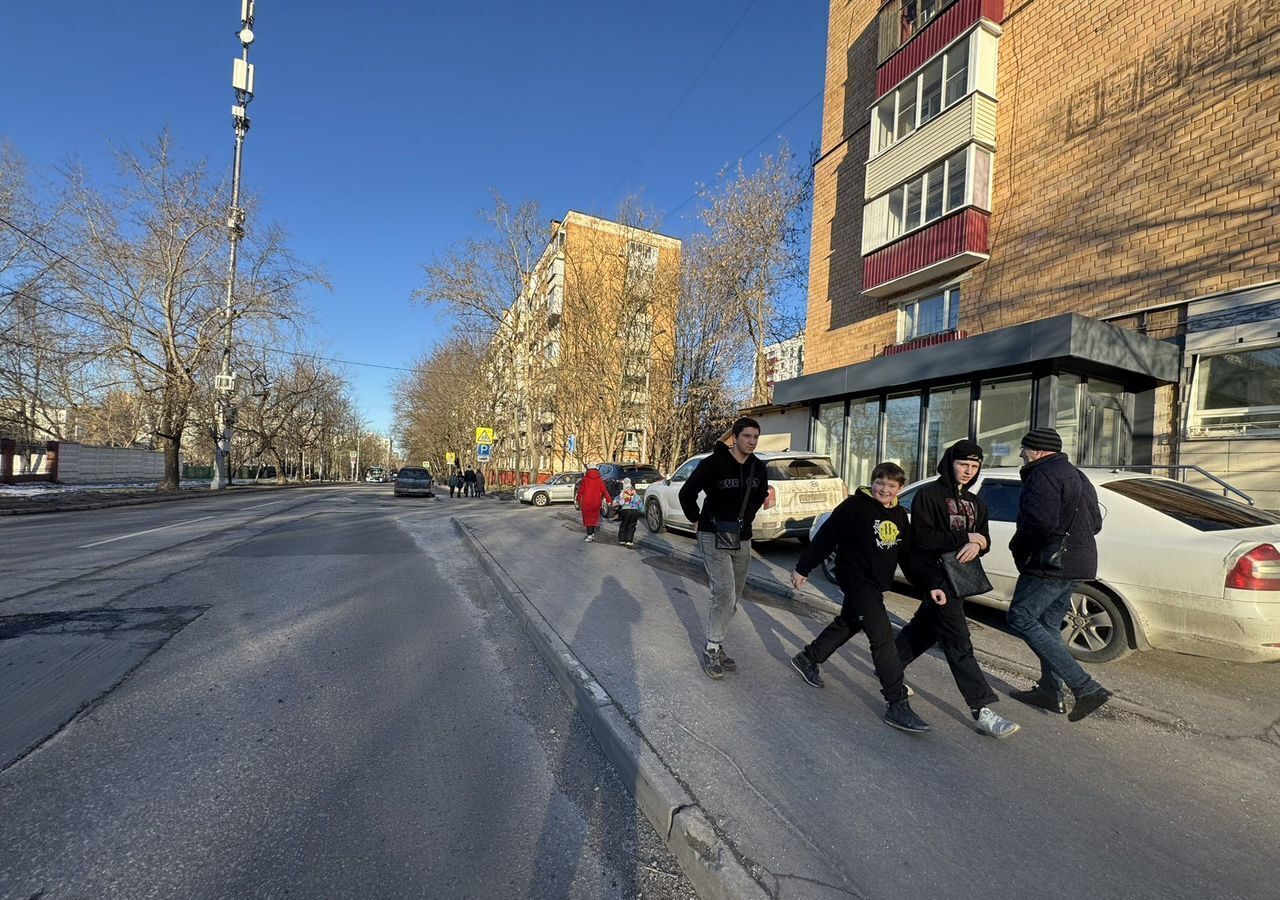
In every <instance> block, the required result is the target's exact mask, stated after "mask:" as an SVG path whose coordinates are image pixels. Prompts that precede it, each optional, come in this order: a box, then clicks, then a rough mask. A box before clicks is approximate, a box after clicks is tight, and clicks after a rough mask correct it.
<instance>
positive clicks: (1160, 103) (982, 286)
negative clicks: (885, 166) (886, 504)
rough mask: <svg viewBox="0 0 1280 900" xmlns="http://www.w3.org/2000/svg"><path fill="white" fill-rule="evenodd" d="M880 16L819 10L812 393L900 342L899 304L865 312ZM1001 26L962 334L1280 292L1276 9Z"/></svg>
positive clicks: (1050, 8)
mask: <svg viewBox="0 0 1280 900" xmlns="http://www.w3.org/2000/svg"><path fill="white" fill-rule="evenodd" d="M878 5H879V4H878V3H875V2H871V0H853V2H849V0H833V2H832V3H831V12H830V16H831V18H830V26H829V35H828V42H829V43H828V53H827V81H826V98H825V107H824V118H823V142H822V150H823V154H824V155H823V157H822V158H821V160H820V162H819V163H818V166H817V169H816V173H815V174H816V178H815V192H814V221H813V247H812V251H811V253H812V256H811V267H810V286H809V321H808V331H807V334H806V347H807V351H806V354H807V356H806V372H809V373H812V372H818V371H822V370H825V369H831V368H835V367H838V366H843V365H848V364H850V363H855V362H861V361H863V360H866V359H868V358H870V357H872V356H874V355H876V354H877V353H878V352H880V350H882V349H883V347H884V346H886V345H887V344H890V343H892V342H893V340H894V337H895V323H896V318H895V316H894V312H893V304H892V301H886V300H875V299H872V298H865V297H862V296H861V293H860V292H861V277H862V274H861V273H862V265H861V262H862V260H861V255H860V239H861V226H862V186H863V168H864V164H865V161H866V159H867V155H868V127H867V126H868V122H869V119H870V113H869V109H868V108H869V106H870V104H871V102H872V101H873V99H874V86H875V55H874V42H875V13H876V8H877V6H878ZM1005 9H1006V16H1005V22H1004V36H1003V37H1002V38H1001V40H1000V57H999V81H998V98H999V113H998V119H997V133H998V136H997V149H996V158H995V164H994V188H993V216H992V220H991V244H990V248H991V259H990V261H989V262H987V263H984V264H982V265H980V266H979V267H977V268H976V269H974V270H973V271H972V277H971V278H970V279H969V280H968V281H966V282H965V284H964V286H963V287H962V297H963V299H962V305H961V313H960V328H961V329H963V330H965V331H967V332H969V333H970V334H976V333H980V332H983V331H990V330H993V329H996V328H1002V327H1006V326H1010V325H1015V324H1019V323H1021V322H1026V321H1029V320H1034V319H1038V318H1042V317H1045V316H1050V315H1055V314H1058V313H1062V312H1066V311H1076V312H1081V313H1084V314H1086V315H1092V316H1115V315H1119V314H1123V313H1125V312H1127V311H1131V310H1136V309H1139V308H1141V307H1144V306H1149V305H1151V304H1155V303H1164V302H1169V301H1176V300H1184V299H1190V298H1192V297H1195V296H1200V295H1204V294H1209V293H1214V292H1218V291H1224V290H1229V289H1233V288H1239V287H1245V286H1248V285H1251V284H1256V283H1259V282H1262V281H1268V280H1273V279H1276V278H1278V277H1280V217H1277V216H1276V215H1274V207H1275V205H1276V202H1277V200H1276V198H1277V197H1280V75H1278V74H1277V70H1276V66H1277V63H1276V59H1277V56H1278V55H1280V0H1194V2H1192V0H1167V2H1164V3H1158V4H1134V3H1130V2H1125V0H1053V2H1051V0H1021V2H1018V0H1010V2H1007V3H1006V5H1005ZM851 63H852V65H851ZM851 68H852V71H850V70H851Z"/></svg>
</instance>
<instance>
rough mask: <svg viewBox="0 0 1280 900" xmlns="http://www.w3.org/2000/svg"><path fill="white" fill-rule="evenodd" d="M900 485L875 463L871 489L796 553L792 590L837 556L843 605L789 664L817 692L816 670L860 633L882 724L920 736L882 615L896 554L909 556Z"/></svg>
mask: <svg viewBox="0 0 1280 900" xmlns="http://www.w3.org/2000/svg"><path fill="white" fill-rule="evenodd" d="M906 480H907V474H906V473H905V472H904V471H902V468H901V467H900V466H897V465H895V464H894V463H889V462H883V463H880V465H878V466H876V468H875V471H874V472H872V473H871V484H870V485H869V486H868V487H861V488H858V490H857V491H856V492H854V493H853V494H852V495H850V496H849V497H847V498H845V500H844V502H842V503H841V504H840V505H839V506H837V507H836V508H835V510H834V511H833V512H832V513H831V517H830V518H829V519H827V521H825V522H823V523H822V527H821V528H820V529H818V533H817V534H816V535H814V538H813V541H812V542H810V544H809V546H808V547H807V548H805V551H804V552H803V553H801V554H800V559H799V561H797V562H796V570H795V571H794V572H792V573H791V584H792V585H793V586H795V587H796V589H799V588H801V587H803V586H804V583H805V582H806V581H807V580H808V575H809V573H810V572H812V571H813V569H814V567H815V566H817V565H818V564H819V563H820V562H821V561H822V560H824V559H826V558H827V556H828V555H829V554H830V553H831V551H832V550H835V552H836V580H837V581H838V582H839V583H840V590H841V591H843V592H844V606H843V608H842V609H841V610H840V615H838V616H836V618H835V620H834V621H832V623H831V624H830V625H828V626H827V627H826V628H824V629H823V630H822V633H821V634H819V635H818V636H817V637H816V638H814V639H813V642H812V643H810V644H809V645H808V646H807V647H805V648H804V649H803V650H801V651H800V652H799V653H797V654H796V655H795V656H794V657H792V659H791V665H792V667H793V668H794V669H795V670H796V671H797V672H799V673H800V677H801V678H803V679H804V680H805V681H807V682H808V683H809V684H811V685H813V686H814V687H822V676H821V675H819V674H818V666H819V665H820V664H822V663H824V662H826V661H827V659H828V658H829V657H830V656H831V654H832V653H835V652H836V650H837V649H839V648H840V646H841V645H843V644H844V643H845V642H846V641H848V640H849V638H851V637H853V636H854V635H855V634H857V633H858V632H859V631H865V632H866V633H867V640H868V641H870V643H871V659H872V661H873V662H874V663H875V668H876V677H877V678H879V679H880V693H882V694H883V695H884V699H885V701H886V702H887V703H888V706H887V708H886V709H885V713H884V721H885V722H886V723H887V724H889V725H892V726H893V727H894V728H897V729H900V730H902V731H910V732H914V733H920V732H924V731H928V730H929V725H928V724H927V723H926V722H925V721H924V720H923V719H921V718H920V717H919V716H917V715H916V714H915V712H914V711H913V710H912V709H911V706H910V704H909V703H907V687H906V685H905V684H904V683H903V681H902V662H901V661H900V660H899V659H898V651H897V649H896V648H895V647H894V643H893V626H891V625H890V624H889V613H888V611H886V610H885V608H884V592H885V591H887V590H888V589H889V588H890V587H892V586H893V573H894V570H895V569H896V568H897V567H898V556H899V553H901V554H902V556H903V557H908V556H910V554H911V532H910V523H909V521H908V519H907V513H906V510H904V509H903V508H902V507H900V506H899V505H898V492H899V491H900V490H902V485H903V484H904V483H906ZM936 593H938V594H941V593H942V592H941V591H937V592H936Z"/></svg>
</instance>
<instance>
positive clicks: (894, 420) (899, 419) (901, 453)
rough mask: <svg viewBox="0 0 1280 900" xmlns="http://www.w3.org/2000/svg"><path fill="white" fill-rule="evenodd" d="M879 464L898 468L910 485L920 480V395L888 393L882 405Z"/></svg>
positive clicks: (917, 393) (914, 393)
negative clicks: (882, 433)
mask: <svg viewBox="0 0 1280 900" xmlns="http://www.w3.org/2000/svg"><path fill="white" fill-rule="evenodd" d="M884 411H885V419H886V422H885V435H884V456H883V458H882V461H884V462H894V463H897V464H898V465H900V466H902V468H903V469H905V470H906V473H907V482H908V483H910V482H912V481H915V480H916V479H917V478H919V477H920V459H919V455H920V393H919V392H918V391H916V392H913V393H910V394H892V395H890V397H889V399H888V401H887V402H886V403H885V407H884Z"/></svg>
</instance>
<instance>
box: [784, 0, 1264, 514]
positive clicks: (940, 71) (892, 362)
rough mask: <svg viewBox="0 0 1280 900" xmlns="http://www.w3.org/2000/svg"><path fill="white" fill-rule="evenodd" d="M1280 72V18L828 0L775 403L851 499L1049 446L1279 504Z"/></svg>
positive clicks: (1071, 4) (1213, 0) (1105, 3)
mask: <svg viewBox="0 0 1280 900" xmlns="http://www.w3.org/2000/svg"><path fill="white" fill-rule="evenodd" d="M1278 56H1280V0H1194V2H1192V0H1167V2H1164V3H1148V4H1134V3H1126V2H1124V0H1054V2H1047V0H887V2H879V0H832V2H831V4H830V11H829V34H828V48H827V72H826V91H825V103H824V111H823V135H822V147H821V155H820V157H819V159H818V161H817V164H816V170H815V194H814V214H813V238H812V239H813V246H812V256H811V264H810V287H809V299H808V325H807V332H806V360H805V374H804V375H803V376H802V377H800V378H797V379H793V380H791V381H787V382H782V383H780V384H778V385H777V386H776V388H775V391H774V402H775V404H780V405H783V406H788V405H789V406H791V407H793V408H794V407H795V406H797V405H800V406H803V407H806V408H807V409H809V411H810V413H811V417H812V425H811V446H812V448H813V449H815V450H819V451H823V452H827V453H830V454H831V455H832V456H833V458H834V459H835V460H836V461H837V463H838V465H839V466H840V468H841V470H842V472H843V473H844V475H845V477H846V479H847V480H848V481H850V482H858V481H864V480H865V479H866V477H867V474H868V472H869V469H870V466H872V465H873V464H874V463H875V461H876V460H877V459H894V460H897V461H899V462H900V463H901V464H902V465H903V466H904V467H905V468H906V469H907V470H908V472H909V473H910V475H911V476H912V477H913V478H914V477H922V476H924V475H928V474H931V473H932V471H933V468H934V464H935V462H936V460H937V459H938V457H939V455H940V453H941V451H942V449H943V448H944V447H945V446H946V445H947V444H948V443H949V442H951V441H954V440H955V439H957V438H959V437H963V436H966V435H969V436H972V437H973V438H975V439H977V440H978V441H979V442H980V443H981V444H982V445H983V446H984V447H985V448H986V450H987V453H988V460H989V462H990V463H994V464H1005V465H1010V464H1015V465H1016V464H1017V456H1016V454H1017V452H1018V439H1019V437H1020V436H1021V435H1022V434H1023V433H1024V432H1025V431H1026V429H1027V428H1028V427H1030V426H1032V425H1048V426H1053V427H1056V428H1057V429H1058V430H1059V431H1060V432H1061V433H1062V434H1063V436H1064V438H1065V441H1066V449H1067V450H1068V452H1069V453H1071V455H1072V456H1073V457H1074V458H1075V459H1077V460H1078V461H1080V462H1082V463H1083V464H1089V465H1151V464H1159V465H1174V464H1177V465H1192V464H1195V465H1200V466H1202V467H1203V468H1205V469H1207V470H1209V471H1211V472H1213V473H1215V474H1217V475H1219V476H1221V477H1223V478H1225V479H1226V480H1228V481H1229V482H1231V483H1232V484H1234V485H1235V486H1237V487H1239V488H1241V489H1242V490H1244V491H1246V492H1247V493H1249V494H1252V495H1253V496H1254V497H1255V498H1256V499H1257V500H1258V502H1259V503H1260V505H1263V506H1267V507H1273V508H1275V507H1280V470H1278V468H1277V467H1276V466H1275V464H1274V460H1275V459H1277V458H1280V216H1277V215H1276V209H1277V203H1278V200H1277V198H1278V197H1280V78H1278V77H1277V76H1276V69H1275V60H1276V59H1277V57H1278ZM1188 478H1189V480H1192V481H1193V482H1197V483H1201V484H1206V485H1207V486H1213V485H1212V484H1210V483H1209V482H1207V481H1205V480H1203V479H1201V478H1200V477H1199V476H1197V475H1194V474H1191V475H1188Z"/></svg>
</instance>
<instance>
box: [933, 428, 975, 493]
mask: <svg viewBox="0 0 1280 900" xmlns="http://www.w3.org/2000/svg"><path fill="white" fill-rule="evenodd" d="M974 457H977V463H978V471H977V472H975V473H974V475H973V478H972V479H970V481H969V483H968V484H966V485H965V486H964V487H965V489H966V490H968V489H970V488H972V487H973V483H974V482H975V481H977V480H978V476H979V475H981V474H982V448H981V447H979V446H978V445H977V444H975V443H974V442H973V441H971V440H968V439H961V440H958V441H956V442H955V443H954V444H952V445H951V446H950V447H948V448H947V451H946V452H945V453H943V454H942V459H940V460H938V475H939V476H940V480H941V481H942V483H943V484H945V485H946V486H947V487H948V488H950V489H951V490H952V491H955V490H956V489H957V488H959V487H960V485H958V484H956V473H955V469H954V468H953V466H952V463H954V462H955V461H956V460H957V459H973V458H974Z"/></svg>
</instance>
